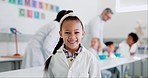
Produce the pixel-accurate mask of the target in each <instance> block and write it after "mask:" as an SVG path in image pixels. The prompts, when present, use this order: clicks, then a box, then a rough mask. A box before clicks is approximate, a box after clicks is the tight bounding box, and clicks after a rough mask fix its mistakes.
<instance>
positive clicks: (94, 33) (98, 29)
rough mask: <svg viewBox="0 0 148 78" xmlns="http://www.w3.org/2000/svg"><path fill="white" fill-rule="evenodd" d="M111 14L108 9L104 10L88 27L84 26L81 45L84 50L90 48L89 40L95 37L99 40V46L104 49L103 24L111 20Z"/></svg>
mask: <svg viewBox="0 0 148 78" xmlns="http://www.w3.org/2000/svg"><path fill="white" fill-rule="evenodd" d="M112 15H113V12H112V10H111V9H110V8H106V9H104V10H103V12H102V13H101V14H100V15H98V16H97V17H95V18H93V19H92V20H91V21H90V22H89V24H88V26H86V36H85V37H84V40H83V44H84V46H85V47H86V48H89V47H90V43H91V39H92V38H93V37H97V38H99V39H100V42H101V45H102V47H103V48H104V47H105V44H104V42H103V29H104V23H105V22H106V21H108V20H110V19H111V17H112Z"/></svg>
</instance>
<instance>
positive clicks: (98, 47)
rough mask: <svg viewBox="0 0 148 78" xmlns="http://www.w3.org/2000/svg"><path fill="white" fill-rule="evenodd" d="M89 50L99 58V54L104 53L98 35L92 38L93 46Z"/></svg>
mask: <svg viewBox="0 0 148 78" xmlns="http://www.w3.org/2000/svg"><path fill="white" fill-rule="evenodd" d="M89 51H91V52H92V53H93V54H94V55H95V56H96V57H97V58H98V54H99V53H102V47H101V43H100V40H99V39H98V38H97V37H94V38H92V40H91V48H89Z"/></svg>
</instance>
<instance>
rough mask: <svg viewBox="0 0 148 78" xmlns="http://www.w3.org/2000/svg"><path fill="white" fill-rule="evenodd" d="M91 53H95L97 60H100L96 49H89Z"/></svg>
mask: <svg viewBox="0 0 148 78" xmlns="http://www.w3.org/2000/svg"><path fill="white" fill-rule="evenodd" d="M88 50H89V51H90V52H91V53H93V55H94V56H95V57H96V58H97V59H99V58H98V57H99V56H98V52H97V51H96V50H95V49H93V48H89V49H88Z"/></svg>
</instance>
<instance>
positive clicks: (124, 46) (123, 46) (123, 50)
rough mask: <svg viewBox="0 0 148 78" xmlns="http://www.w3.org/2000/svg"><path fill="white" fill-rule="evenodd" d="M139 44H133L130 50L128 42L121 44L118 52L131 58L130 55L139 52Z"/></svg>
mask: <svg viewBox="0 0 148 78" xmlns="http://www.w3.org/2000/svg"><path fill="white" fill-rule="evenodd" d="M137 48H138V45H137V43H135V44H133V45H132V47H131V48H130V47H129V45H128V44H127V42H126V41H123V42H121V43H120V44H119V48H118V50H117V52H119V53H121V55H122V56H130V53H135V52H136V51H137Z"/></svg>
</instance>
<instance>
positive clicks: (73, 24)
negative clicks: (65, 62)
mask: <svg viewBox="0 0 148 78" xmlns="http://www.w3.org/2000/svg"><path fill="white" fill-rule="evenodd" d="M60 36H61V38H63V41H64V44H65V46H66V47H65V48H66V49H67V50H69V51H70V52H72V51H77V50H78V49H79V44H80V42H81V39H82V37H83V36H84V31H83V30H82V25H81V23H80V21H78V20H65V21H64V22H63V24H62V29H61V31H60Z"/></svg>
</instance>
